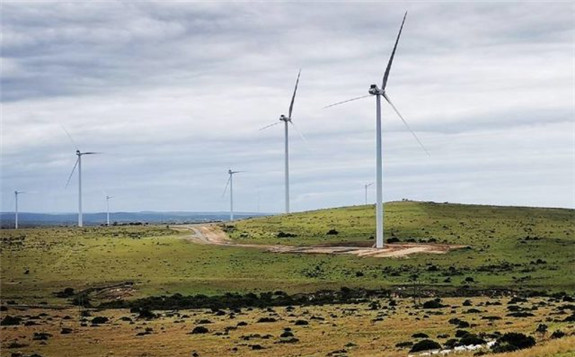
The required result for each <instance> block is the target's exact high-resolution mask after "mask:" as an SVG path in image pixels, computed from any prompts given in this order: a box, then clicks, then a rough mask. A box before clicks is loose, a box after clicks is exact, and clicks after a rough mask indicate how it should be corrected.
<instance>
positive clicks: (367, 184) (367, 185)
mask: <svg viewBox="0 0 575 357" xmlns="http://www.w3.org/2000/svg"><path fill="white" fill-rule="evenodd" d="M371 185H373V182H371V183H366V184H365V185H363V188H364V189H365V204H367V188H368V187H369V186H371Z"/></svg>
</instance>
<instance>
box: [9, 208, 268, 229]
mask: <svg viewBox="0 0 575 357" xmlns="http://www.w3.org/2000/svg"><path fill="white" fill-rule="evenodd" d="M267 215H269V214H267V213H255V212H237V213H234V216H235V217H234V218H236V219H243V218H250V217H260V216H267ZM229 217H230V214H229V213H228V212H152V211H144V212H110V224H112V223H114V222H116V223H117V224H123V223H138V222H139V223H155V224H182V223H201V222H212V221H226V220H228V219H229ZM83 220H84V225H86V226H97V225H100V224H105V223H106V213H105V212H99V213H84V217H83ZM18 221H19V222H18V223H19V226H20V227H22V228H24V227H37V226H71V225H76V224H77V223H78V214H77V213H30V212H20V213H19V214H18ZM0 226H1V228H13V227H14V213H13V212H1V213H0Z"/></svg>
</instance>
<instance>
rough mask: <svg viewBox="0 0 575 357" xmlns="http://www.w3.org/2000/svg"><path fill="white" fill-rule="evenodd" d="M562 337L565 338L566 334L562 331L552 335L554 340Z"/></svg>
mask: <svg viewBox="0 0 575 357" xmlns="http://www.w3.org/2000/svg"><path fill="white" fill-rule="evenodd" d="M562 337H565V332H563V331H561V330H557V331H553V333H552V334H551V338H552V339H556V338H562Z"/></svg>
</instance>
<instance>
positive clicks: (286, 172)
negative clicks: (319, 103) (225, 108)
mask: <svg viewBox="0 0 575 357" xmlns="http://www.w3.org/2000/svg"><path fill="white" fill-rule="evenodd" d="M300 75H301V69H300V71H299V72H298V74H297V80H296V82H295V88H294V90H293V95H292V97H291V102H290V105H289V111H288V116H287V117H286V116H285V115H283V114H282V115H280V122H282V121H283V122H284V137H285V139H284V151H285V156H284V176H285V178H284V180H285V213H289V212H290V207H289V135H288V131H289V130H288V127H289V126H288V123H289V124H291V125H293V128H294V129H295V131H296V132H297V133H298V134H299V135H300V136H301V137H302V138H303V135H302V134H301V133H300V132H299V131H298V130H297V127H296V126H295V124H294V123H293V121H292V112H293V103H294V101H295V95H296V92H297V86H298V84H299V77H300ZM278 124H280V123H273V124H270V125H268V126H265V127H263V128H261V129H260V131H261V130H264V129H267V128H269V127H272V126H275V125H278Z"/></svg>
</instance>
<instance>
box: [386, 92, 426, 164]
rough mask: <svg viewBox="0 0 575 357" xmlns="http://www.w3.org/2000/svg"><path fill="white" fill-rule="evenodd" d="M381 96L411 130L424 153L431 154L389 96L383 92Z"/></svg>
mask: <svg viewBox="0 0 575 357" xmlns="http://www.w3.org/2000/svg"><path fill="white" fill-rule="evenodd" d="M383 97H384V98H385V100H387V102H388V103H389V104H390V105H391V107H392V108H393V110H394V111H395V113H396V114H397V116H399V118H400V119H401V121H402V122H403V124H404V125H405V127H406V128H407V130H409V131H410V132H411V135H413V137H414V138H415V140H417V142H418V143H419V146H421V148H422V149H423V151H425V153H426V154H427V156H431V155H429V151H427V149H426V148H425V146H423V144H422V143H421V140H419V138H418V137H417V135H415V132H414V131H413V130H411V128H410V127H409V125H408V124H407V121H405V119H404V118H403V116H401V114H400V113H399V111H398V110H397V108H396V107H395V105H393V103H392V102H391V100H390V99H389V97H388V96H387V94H386V93H385V92H384V93H383Z"/></svg>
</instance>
